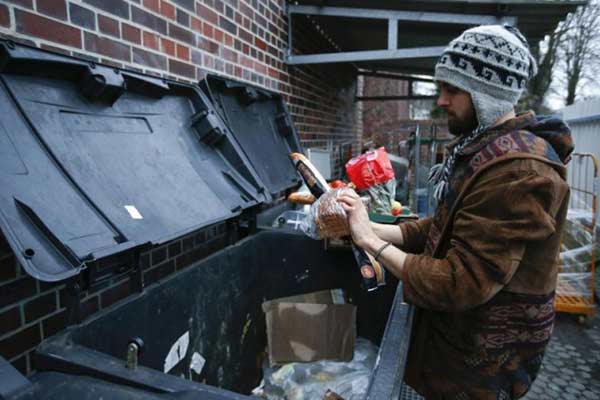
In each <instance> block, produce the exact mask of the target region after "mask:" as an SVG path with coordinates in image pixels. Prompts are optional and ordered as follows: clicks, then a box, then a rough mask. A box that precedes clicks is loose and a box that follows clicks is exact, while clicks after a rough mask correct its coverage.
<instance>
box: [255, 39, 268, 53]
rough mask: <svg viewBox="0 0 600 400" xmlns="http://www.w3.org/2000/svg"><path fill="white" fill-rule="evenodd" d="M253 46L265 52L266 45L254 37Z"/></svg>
mask: <svg viewBox="0 0 600 400" xmlns="http://www.w3.org/2000/svg"><path fill="white" fill-rule="evenodd" d="M254 44H255V45H256V47H258V48H259V49H261V50H263V51H267V44H266V43H265V42H264V41H263V40H261V39H259V38H257V37H256V38H254Z"/></svg>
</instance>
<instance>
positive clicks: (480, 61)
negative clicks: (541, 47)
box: [435, 25, 537, 127]
mask: <svg viewBox="0 0 600 400" xmlns="http://www.w3.org/2000/svg"><path fill="white" fill-rule="evenodd" d="M536 72H537V66H536V63H535V60H534V59H533V57H532V56H531V53H530V52H529V45H528V44H527V41H526V40H525V38H524V37H523V35H522V34H521V32H519V30H518V29H517V28H515V27H513V26H510V25H483V26H478V27H476V28H472V29H468V30H466V31H464V32H463V33H462V34H461V35H460V36H459V37H457V38H456V39H454V40H453V41H452V42H450V44H449V45H448V47H447V48H446V49H445V50H444V53H443V54H442V56H441V57H440V59H439V61H438V63H437V65H436V66H435V79H436V80H437V81H443V82H447V83H449V84H451V85H453V86H456V87H457V88H459V89H462V90H464V91H465V92H468V93H469V94H470V95H471V99H472V101H473V106H474V107H475V114H476V115H477V119H478V121H479V126H480V127H481V126H484V127H488V126H490V125H492V124H493V123H494V122H495V121H496V120H498V119H499V118H500V117H502V116H503V115H505V114H506V113H508V112H509V111H511V110H512V109H513V107H514V106H515V104H517V101H518V100H519V98H520V97H521V94H522V93H523V90H524V89H525V86H526V85H527V81H528V80H529V79H530V78H531V77H533V76H534V75H535V74H536Z"/></svg>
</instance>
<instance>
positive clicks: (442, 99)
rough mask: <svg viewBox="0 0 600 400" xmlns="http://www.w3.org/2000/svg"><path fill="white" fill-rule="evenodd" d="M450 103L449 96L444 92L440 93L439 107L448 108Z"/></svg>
mask: <svg viewBox="0 0 600 400" xmlns="http://www.w3.org/2000/svg"><path fill="white" fill-rule="evenodd" d="M449 104H450V102H449V101H448V96H446V95H444V94H443V93H440V95H439V97H438V99H437V105H438V107H442V108H447V107H448V105H449Z"/></svg>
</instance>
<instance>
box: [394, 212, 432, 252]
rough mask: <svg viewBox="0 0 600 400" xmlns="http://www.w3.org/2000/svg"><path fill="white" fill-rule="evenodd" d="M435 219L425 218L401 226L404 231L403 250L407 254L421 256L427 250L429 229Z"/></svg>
mask: <svg viewBox="0 0 600 400" xmlns="http://www.w3.org/2000/svg"><path fill="white" fill-rule="evenodd" d="M432 219H433V218H431V217H429V218H424V219H420V220H417V221H407V222H403V223H401V224H400V231H402V241H403V244H402V246H401V247H402V250H404V251H406V252H407V253H413V254H419V253H422V252H423V250H424V249H425V242H426V241H427V235H428V234H429V227H430V226H431V221H432Z"/></svg>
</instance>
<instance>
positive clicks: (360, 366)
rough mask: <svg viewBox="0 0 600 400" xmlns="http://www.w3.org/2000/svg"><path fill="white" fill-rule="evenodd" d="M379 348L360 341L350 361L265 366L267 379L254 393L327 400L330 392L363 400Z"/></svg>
mask: <svg viewBox="0 0 600 400" xmlns="http://www.w3.org/2000/svg"><path fill="white" fill-rule="evenodd" d="M377 353H378V348H377V346H375V345H374V344H373V343H371V342H369V341H368V340H367V339H364V338H357V340H356V345H355V348H354V358H353V359H352V361H350V362H336V361H327V360H321V361H316V362H311V363H290V364H286V365H283V366H281V367H278V368H271V367H269V366H268V365H265V366H264V367H263V376H264V378H263V380H262V382H261V384H260V385H259V386H258V387H257V388H256V389H254V390H253V391H252V394H254V395H255V396H259V397H261V398H263V399H268V400H315V399H323V398H325V395H326V393H327V392H328V391H330V392H335V393H336V394H337V395H338V396H340V397H341V398H343V399H344V400H359V399H360V400H362V399H363V398H364V397H365V395H366V393H367V388H368V385H369V379H370V378H371V375H372V372H373V367H374V366H375V361H376V358H377Z"/></svg>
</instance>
